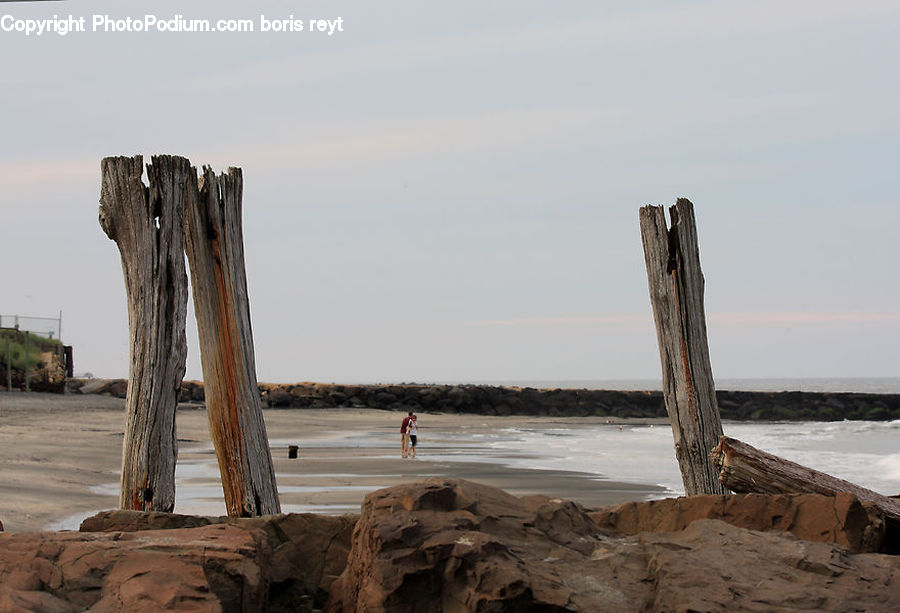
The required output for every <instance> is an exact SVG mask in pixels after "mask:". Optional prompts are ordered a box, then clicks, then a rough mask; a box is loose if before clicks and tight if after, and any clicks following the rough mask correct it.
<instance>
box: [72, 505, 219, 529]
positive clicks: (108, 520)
mask: <svg viewBox="0 0 900 613" xmlns="http://www.w3.org/2000/svg"><path fill="white" fill-rule="evenodd" d="M225 519H227V518H218V517H200V516H197V515H179V514H177V513H163V512H161V511H149V512H144V511H123V510H114V511H101V512H99V513H97V514H96V515H92V516H90V517H88V518H86V519H84V520H83V521H82V522H81V526H79V528H78V531H79V532H139V531H142V530H173V529H178V528H197V527H200V526H208V525H209V524H212V523H222V521H224V520H225Z"/></svg>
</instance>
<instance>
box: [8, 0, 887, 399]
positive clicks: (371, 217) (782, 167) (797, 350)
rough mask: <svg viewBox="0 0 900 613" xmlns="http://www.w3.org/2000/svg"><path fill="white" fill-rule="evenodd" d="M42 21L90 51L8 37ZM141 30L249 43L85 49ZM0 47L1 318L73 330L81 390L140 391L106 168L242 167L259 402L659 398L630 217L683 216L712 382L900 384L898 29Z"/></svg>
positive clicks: (592, 5)
mask: <svg viewBox="0 0 900 613" xmlns="http://www.w3.org/2000/svg"><path fill="white" fill-rule="evenodd" d="M54 15H57V16H59V17H60V19H65V18H68V17H69V16H70V15H71V16H72V17H73V18H74V19H75V20H76V21H77V20H78V19H80V18H82V17H83V18H84V19H85V26H86V27H85V31H84V32H78V31H72V32H69V33H68V34H66V35H61V34H59V33H58V32H53V31H50V32H44V33H43V34H40V35H37V34H36V33H32V34H31V35H27V36H26V34H25V32H24V31H20V30H17V28H19V29H21V28H25V27H26V26H27V24H28V23H36V22H28V21H26V20H41V19H47V18H52V17H53V16H54ZM148 16H149V17H150V18H152V19H155V20H156V22H157V24H158V23H160V22H169V21H170V20H173V19H184V20H198V19H206V20H209V21H210V22H211V24H213V25H217V24H218V23H219V22H220V21H221V22H223V24H225V25H226V26H228V25H233V24H234V23H236V22H227V20H249V22H250V23H252V24H253V26H254V31H253V32H246V31H245V32H224V31H222V32H218V31H213V32H185V31H181V32H178V31H175V32H172V31H166V32H161V31H158V29H157V28H158V26H151V28H150V31H135V26H133V25H132V31H119V32H115V31H103V29H102V27H101V29H100V30H97V31H95V30H94V29H93V25H94V19H95V18H99V19H100V20H102V21H103V23H109V22H115V21H116V20H125V19H126V18H132V19H133V20H136V21H139V22H141V23H142V24H144V23H147V19H148ZM179 16H180V17H179ZM282 19H285V20H289V21H291V24H290V25H291V26H294V29H295V30H297V29H298V28H297V27H296V26H297V24H296V23H294V22H296V21H302V22H303V24H302V25H303V29H302V30H300V31H280V32H276V31H272V30H271V29H270V30H269V31H266V32H263V31H260V30H261V27H262V25H263V24H264V23H271V22H272V21H273V20H282ZM317 19H325V20H327V21H326V22H325V26H324V27H325V28H326V31H325V32H322V31H319V30H318V29H312V30H310V27H309V26H310V21H311V20H317ZM338 19H340V21H337V20H338ZM264 20H265V21H264ZM178 23H181V22H178ZM338 25H339V26H340V29H338ZM0 26H2V29H0V57H2V58H3V59H2V69H0V83H2V92H3V95H2V96H0V109H2V115H0V117H2V124H0V125H2V136H0V248H2V257H3V262H4V264H3V267H2V269H3V281H2V283H0V314H2V315H4V316H6V315H14V314H19V315H30V316H50V317H55V316H56V315H57V314H58V313H59V312H60V311H62V336H63V340H64V342H66V343H67V344H71V345H73V346H74V357H75V370H76V372H78V373H85V372H90V373H92V374H93V375H95V376H98V377H125V376H127V374H128V320H127V309H126V298H125V288H124V282H123V277H122V271H121V264H120V258H119V253H118V250H117V248H116V245H115V243H113V242H112V241H110V240H109V239H108V238H107V237H106V235H105V234H104V233H103V231H102V230H101V228H100V225H99V223H98V221H97V211H98V199H99V192H100V160H101V159H102V158H103V157H106V156H111V155H135V154H142V155H144V157H145V160H146V161H149V157H150V156H151V155H153V154H158V153H169V154H177V155H183V156H185V157H188V158H189V159H190V160H191V161H192V163H193V164H195V165H197V166H198V167H199V166H201V165H204V164H209V165H211V166H213V168H215V169H217V170H219V171H222V170H224V169H225V168H227V167H228V166H238V167H241V168H242V169H243V176H244V199H243V203H244V219H243V223H244V247H245V255H246V269H247V277H248V286H249V287H248V289H249V296H250V306H251V315H252V322H253V335H254V342H255V347H256V364H257V375H258V378H259V380H260V381H269V382H290V381H325V382H330V381H334V382H348V383H350V382H364V383H368V382H422V383H425V382H446V381H468V382H481V381H529V380H543V381H547V380H560V381H564V380H588V379H632V378H633V379H653V378H657V379H658V378H659V376H660V364H659V353H658V350H657V344H656V333H655V330H654V327H653V318H652V311H651V307H650V301H649V294H648V289H647V276H646V271H645V268H644V260H643V252H642V248H641V239H640V229H639V225H638V210H639V208H640V207H641V206H644V205H648V204H653V205H664V206H669V205H671V204H673V203H674V202H675V200H676V198H679V197H684V198H688V199H690V200H691V201H692V202H693V203H694V207H695V214H696V218H697V225H698V236H699V243H700V257H701V264H702V267H703V271H704V275H705V278H706V313H707V320H708V334H709V345H710V357H711V361H712V366H713V371H714V374H715V375H716V377H717V378H757V377H786V378H795V377H878V376H881V377H886V376H897V374H898V372H900V369H898V366H900V342H898V339H900V283H898V274H897V267H898V264H900V261H898V251H897V246H898V244H900V206H898V204H900V202H898V198H900V173H898V172H897V164H898V160H900V113H898V110H897V109H898V108H900V80H898V79H897V77H896V71H897V61H898V58H900V3H898V2H896V0H884V1H881V0H859V1H857V2H845V1H835V0H796V1H792V2H776V1H774V0H760V1H755V2H738V1H723V0H716V1H672V0H667V1H657V2H652V1H650V2H628V3H624V2H602V1H598V0H584V1H582V0H569V1H567V2H555V3H551V2H546V1H542V2H538V1H527V0H516V1H506V0H494V1H492V2H483V1H454V2H443V3H438V2H421V1H406V2H391V1H383V2H372V1H370V0H360V1H353V2H349V1H340V0H332V1H329V2H324V1H323V2H314V1H309V2H304V1H299V2H297V1H294V2H274V1H268V0H262V1H260V2H256V3H246V2H234V1H232V0H216V1H215V2H212V1H205V0H196V1H191V2H187V3H185V2H169V1H166V0H163V1H154V2H152V3H150V2H144V3H137V2H129V3H122V2H117V1H110V2H100V1H89V0H67V1H61V2H0ZM329 27H330V28H333V30H332V32H331V34H330V35H329V33H328V31H327V28H329ZM58 29H59V28H57V30H58ZM5 321H6V320H5V318H4V325H6V324H5ZM186 378H187V379H200V378H202V372H201V368H200V360H199V349H198V341H197V333H196V326H195V324H194V322H193V311H192V309H191V308H190V305H189V312H188V362H187V373H186Z"/></svg>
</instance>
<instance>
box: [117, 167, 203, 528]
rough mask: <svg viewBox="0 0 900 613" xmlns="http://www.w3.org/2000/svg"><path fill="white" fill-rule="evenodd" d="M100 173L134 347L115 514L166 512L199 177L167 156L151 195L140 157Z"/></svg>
mask: <svg viewBox="0 0 900 613" xmlns="http://www.w3.org/2000/svg"><path fill="white" fill-rule="evenodd" d="M101 173H102V183H101V191H100V226H101V227H102V228H103V231H104V232H105V233H106V235H107V236H108V237H109V238H110V239H112V240H113V241H115V243H116V245H117V246H118V248H119V252H120V254H121V257H122V271H123V273H124V276H125V290H126V294H127V301H128V329H129V338H130V342H131V344H130V346H129V356H130V360H129V361H130V365H129V369H128V393H127V395H126V400H125V407H126V419H125V440H124V442H123V446H122V481H121V491H120V494H119V507H120V508H122V509H129V510H138V511H167V512H170V511H172V509H173V508H174V506H175V460H176V456H177V453H178V450H177V442H176V438H175V409H176V406H177V403H178V392H179V390H180V388H181V380H182V378H183V377H184V370H185V358H186V356H187V343H186V340H185V331H184V326H185V317H186V313H187V274H186V272H185V266H184V209H185V201H186V200H187V199H189V198H191V197H192V195H193V194H196V190H197V187H196V182H197V173H196V170H194V169H193V168H191V165H190V162H189V161H188V160H186V159H184V158H181V157H174V156H168V155H161V156H153V158H152V163H151V164H150V165H148V166H147V174H148V178H149V182H150V186H149V188H148V187H146V186H145V185H144V182H143V180H142V179H141V175H142V174H143V158H142V157H141V156H139V155H137V156H134V157H131V158H129V157H108V158H105V159H104V160H103V161H102V162H101ZM195 198H196V197H195V196H194V199H195Z"/></svg>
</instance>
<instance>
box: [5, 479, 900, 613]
mask: <svg viewBox="0 0 900 613" xmlns="http://www.w3.org/2000/svg"><path fill="white" fill-rule="evenodd" d="M898 551H900V549H898V526H897V525H896V524H892V523H890V522H889V521H885V519H884V518H883V517H881V516H880V515H879V514H878V512H877V511H875V510H873V509H872V508H870V507H867V506H866V505H863V504H860V502H859V501H857V500H856V499H855V498H854V497H853V496H851V495H848V494H841V495H838V496H836V497H825V496H818V495H794V496H761V495H754V494H749V495H735V496H696V497H691V498H679V499H671V500H664V501H653V502H647V503H626V504H623V505H620V506H617V507H613V508H608V509H602V510H599V511H594V512H588V511H586V510H585V509H583V508H581V507H580V506H578V505H576V504H574V503H572V502H568V501H562V500H556V499H549V498H546V497H542V496H531V497H523V498H517V497H514V496H511V495H509V494H507V493H505V492H503V491H501V490H498V489H495V488H490V487H487V486H484V485H480V484H477V483H473V482H469V481H463V480H448V479H430V480H426V481H423V482H418V483H412V484H406V485H400V486H396V487H392V488H387V489H383V490H379V491H376V492H373V493H372V494H370V495H369V496H367V498H366V500H365V502H364V504H363V506H362V510H361V515H360V516H359V517H358V518H357V517H356V516H344V517H326V516H318V515H306V514H295V515H282V516H273V517H264V518H255V519H228V518H204V517H192V516H180V515H171V514H164V513H139V512H125V511H109V512H104V513H101V514H99V515H96V516H94V517H92V518H89V519H87V520H85V522H84V523H83V524H82V526H81V532H59V533H46V532H44V533H16V534H0V611H48V612H70V611H83V610H87V609H90V610H91V611H157V610H169V609H175V610H183V611H276V612H277V611H316V610H324V611H332V612H350V611H359V612H362V611H402V612H416V611H422V612H425V611H428V612H436V611H437V612H439V611H443V612H456V611H460V612H461V611H516V612H519V611H548V612H552V611H629V612H631V611H898V610H900V556H898V555H892V554H897V553H898ZM879 552H880V553H879Z"/></svg>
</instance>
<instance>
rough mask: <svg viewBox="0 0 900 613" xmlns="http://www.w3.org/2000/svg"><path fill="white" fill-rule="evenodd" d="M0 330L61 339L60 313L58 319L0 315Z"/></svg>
mask: <svg viewBox="0 0 900 613" xmlns="http://www.w3.org/2000/svg"><path fill="white" fill-rule="evenodd" d="M0 328H15V329H16V330H21V331H23V332H31V333H32V334H39V335H41V336H44V337H46V338H55V339H57V340H61V339H62V311H60V312H59V316H58V317H32V316H30V315H0Z"/></svg>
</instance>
